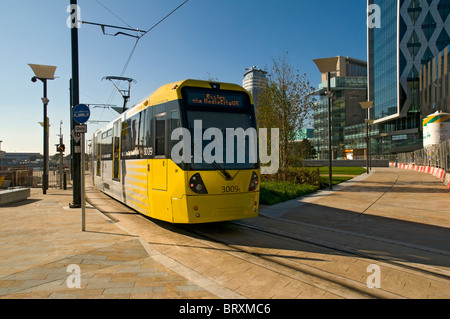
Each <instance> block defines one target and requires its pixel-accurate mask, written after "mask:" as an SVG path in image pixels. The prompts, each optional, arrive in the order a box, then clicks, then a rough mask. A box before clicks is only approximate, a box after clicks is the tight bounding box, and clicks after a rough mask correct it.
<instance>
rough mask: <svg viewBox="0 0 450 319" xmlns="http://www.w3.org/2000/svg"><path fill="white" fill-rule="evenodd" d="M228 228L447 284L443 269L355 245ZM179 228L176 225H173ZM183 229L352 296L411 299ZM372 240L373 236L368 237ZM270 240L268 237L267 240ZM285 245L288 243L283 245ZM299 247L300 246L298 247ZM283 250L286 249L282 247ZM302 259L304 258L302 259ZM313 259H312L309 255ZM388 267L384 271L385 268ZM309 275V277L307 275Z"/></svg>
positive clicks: (252, 228) (255, 228)
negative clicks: (427, 266)
mask: <svg viewBox="0 0 450 319" xmlns="http://www.w3.org/2000/svg"><path fill="white" fill-rule="evenodd" d="M228 224H229V225H230V226H231V227H236V228H239V229H241V230H242V232H243V233H247V234H248V233H249V232H254V233H258V234H260V235H259V236H258V235H256V236H258V237H260V238H261V234H262V236H266V237H271V238H277V239H278V240H279V239H281V240H282V241H285V242H286V243H287V242H290V243H292V242H294V243H295V245H298V244H299V243H300V244H301V245H302V247H304V246H305V245H306V246H309V248H308V249H305V250H310V251H313V250H314V249H311V247H316V248H317V251H323V250H326V251H328V252H327V254H328V255H339V256H345V257H346V258H350V260H349V261H348V263H349V265H348V267H349V268H350V267H351V266H352V265H351V263H353V262H356V261H352V260H357V261H358V262H361V261H363V262H365V263H366V264H376V265H379V266H381V267H382V269H383V270H384V271H389V272H396V273H398V274H400V275H399V276H409V277H411V278H416V279H417V278H419V279H420V280H423V281H429V282H430V284H429V285H430V286H431V282H433V283H434V284H440V285H443V286H447V287H449V286H448V285H449V284H450V281H449V279H450V277H449V276H448V275H447V274H446V273H445V272H443V271H439V270H438V269H432V268H428V269H427V268H426V267H424V266H423V265H421V267H419V266H415V265H414V264H408V262H407V261H405V262H398V261H392V260H389V259H388V258H382V257H380V256H378V255H373V254H370V253H367V252H361V251H359V250H357V249H355V248H352V247H348V246H342V245H339V244H335V243H330V242H326V241H323V240H317V239H313V238H307V237H305V236H299V235H297V234H292V233H288V232H285V231H278V230H276V229H273V228H271V229H268V228H262V227H259V226H254V225H250V224H249V223H244V222H242V221H236V222H229V223H228ZM177 227H180V226H177ZM182 230H183V231H188V232H190V233H192V234H194V235H195V236H196V237H198V236H202V237H204V238H205V239H207V240H210V241H213V242H215V243H220V244H223V245H226V246H227V247H230V248H233V249H236V250H237V251H240V252H242V253H247V254H249V255H250V256H252V257H258V258H260V259H263V260H266V261H270V262H272V263H274V264H275V265H279V266H282V267H286V269H289V270H292V271H297V272H300V273H302V274H305V275H307V276H311V277H314V278H317V279H320V280H324V281H326V282H327V284H331V285H332V286H333V287H337V286H340V287H343V289H346V292H347V293H348V292H349V291H352V292H354V293H355V294H356V295H359V296H360V297H357V298H367V297H368V298H381V299H397V298H413V294H411V295H410V296H404V295H403V294H402V293H399V292H398V291H396V290H395V289H391V290H390V291H389V290H385V289H373V288H372V289H370V288H368V286H367V283H366V282H365V280H366V277H367V276H362V278H360V280H357V279H356V280H355V278H351V276H345V275H342V273H338V272H333V271H330V270H329V269H321V267H316V266H313V265H308V263H304V262H299V260H300V258H297V259H296V258H295V257H293V256H283V255H279V256H277V255H276V254H274V253H272V252H267V251H266V250H265V249H264V248H261V247H260V248H255V247H252V246H251V245H249V246H246V245H243V244H242V239H241V240H236V239H234V238H233V237H226V236H225V237H224V236H218V235H217V234H215V233H212V232H211V231H209V230H205V228H204V227H200V228H198V227H196V226H194V227H191V225H190V226H188V229H186V227H182ZM371 240H373V239H371ZM269 241H270V240H269ZM280 246H281V245H280ZM286 246H289V245H286ZM298 249H299V250H300V249H301V248H298ZM286 250H288V249H287V248H286ZM304 259H305V260H306V259H307V258H304ZM311 259H313V258H311ZM340 267H341V268H342V267H344V268H345V267H347V265H345V263H342V264H341V265H340ZM386 269H388V270H386ZM311 277H310V278H311Z"/></svg>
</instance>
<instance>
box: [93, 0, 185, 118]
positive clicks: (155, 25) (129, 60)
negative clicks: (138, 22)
mask: <svg viewBox="0 0 450 319" xmlns="http://www.w3.org/2000/svg"><path fill="white" fill-rule="evenodd" d="M96 2H97V3H98V4H100V5H101V6H102V7H104V8H105V9H106V10H108V11H109V12H110V13H111V14H113V15H114V16H115V17H116V18H118V19H119V20H121V21H122V22H123V23H125V24H126V25H127V26H128V27H130V28H133V27H131V26H130V25H129V24H128V23H127V22H126V21H125V20H123V19H122V18H120V17H119V16H118V15H117V14H115V13H114V12H113V11H112V10H110V9H108V8H107V7H106V6H105V5H103V4H102V3H101V2H99V1H98V0H96ZM187 2H189V0H185V1H184V2H183V3H181V4H180V5H178V6H177V7H176V8H175V9H173V10H172V11H171V12H169V13H168V14H167V15H165V16H164V17H163V18H162V19H161V20H159V21H158V22H157V23H155V24H154V25H153V26H152V27H150V28H149V29H148V30H147V31H145V32H142V31H141V34H138V35H137V36H135V38H136V42H135V43H134V45H133V48H132V50H131V52H130V54H129V56H128V58H127V60H126V62H125V65H124V67H123V68H122V71H121V73H120V76H124V74H125V72H126V70H127V69H128V66H129V65H130V62H131V59H132V58H133V56H134V53H135V52H136V48H137V46H138V44H139V41H140V40H141V39H142V38H143V37H144V36H145V35H146V34H147V33H149V32H150V31H152V30H153V29H155V28H156V27H157V26H158V25H160V24H161V23H162V22H163V21H165V20H166V19H167V18H168V17H170V16H171V15H172V14H174V13H175V12H176V11H178V10H179V9H180V8H181V7H182V6H184V5H185V4H186V3H187ZM118 34H119V33H118ZM118 34H116V35H118ZM115 94H116V90H113V91H112V93H111V95H110V97H109V99H108V102H107V103H106V104H111V102H112V100H113V98H114V96H115ZM102 115H103V113H102Z"/></svg>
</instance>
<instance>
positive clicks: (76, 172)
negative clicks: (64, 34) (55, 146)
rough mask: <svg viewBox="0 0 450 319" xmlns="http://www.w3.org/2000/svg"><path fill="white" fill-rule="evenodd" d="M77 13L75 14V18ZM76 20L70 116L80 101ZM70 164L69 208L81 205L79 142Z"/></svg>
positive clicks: (73, 2)
mask: <svg viewBox="0 0 450 319" xmlns="http://www.w3.org/2000/svg"><path fill="white" fill-rule="evenodd" d="M70 4H71V5H72V6H73V5H75V6H76V5H77V0H70ZM77 18H78V15H75V19H77ZM77 26H78V21H75V24H74V25H72V29H71V43H72V94H71V95H72V105H71V110H70V114H71V116H72V108H73V107H75V106H77V105H78V104H79V103H80V84H79V83H80V80H79V61H78V28H77ZM75 125H76V123H74V122H73V121H72V123H71V131H73V129H74V126H75ZM72 145H73V148H72V165H73V168H72V170H73V203H72V205H70V207H71V208H80V207H81V180H80V179H81V154H80V153H77V149H79V147H80V143H76V142H75V141H73V142H72Z"/></svg>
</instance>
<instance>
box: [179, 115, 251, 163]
mask: <svg viewBox="0 0 450 319" xmlns="http://www.w3.org/2000/svg"><path fill="white" fill-rule="evenodd" d="M254 122H255V121H254V119H253V115H252V114H250V113H248V112H245V113H244V112H242V113H241V112H221V111H217V110H210V111H206V110H202V111H197V110H195V111H194V110H188V111H187V126H188V127H187V128H188V129H189V131H190V133H191V139H192V140H191V141H192V153H191V154H192V161H191V163H190V164H189V166H190V168H191V169H193V170H211V169H222V170H237V169H255V168H257V167H258V165H259V164H258V147H257V145H258V143H257V131H256V128H255V125H254Z"/></svg>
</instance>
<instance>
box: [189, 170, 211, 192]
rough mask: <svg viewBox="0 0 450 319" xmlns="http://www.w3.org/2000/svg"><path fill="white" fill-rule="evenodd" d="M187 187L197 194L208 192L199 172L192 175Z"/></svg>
mask: <svg viewBox="0 0 450 319" xmlns="http://www.w3.org/2000/svg"><path fill="white" fill-rule="evenodd" d="M189 187H190V188H191V190H192V191H193V192H194V193H197V194H208V191H207V190H206V187H205V184H204V183H203V180H202V177H201V176H200V174H199V173H197V174H195V175H193V176H192V177H191V179H190V180H189Z"/></svg>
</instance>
